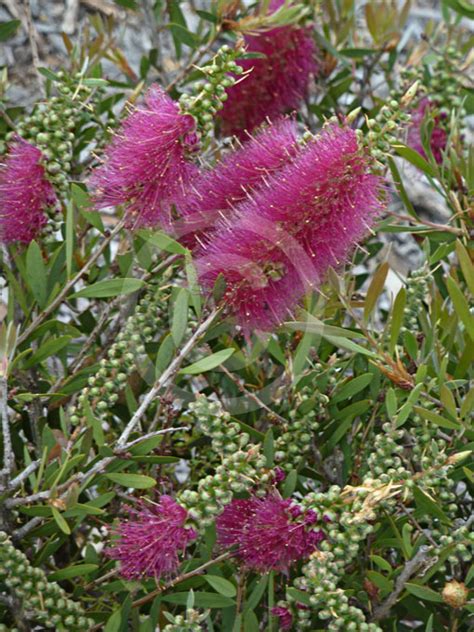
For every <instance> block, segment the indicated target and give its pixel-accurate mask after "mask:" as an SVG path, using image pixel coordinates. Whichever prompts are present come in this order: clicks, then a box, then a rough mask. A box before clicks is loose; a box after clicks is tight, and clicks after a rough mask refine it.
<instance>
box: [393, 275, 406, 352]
mask: <svg viewBox="0 0 474 632" xmlns="http://www.w3.org/2000/svg"><path fill="white" fill-rule="evenodd" d="M406 302H407V292H406V290H405V288H404V287H402V288H401V289H400V290H399V292H398V294H397V296H396V298H395V301H394V303H393V309H392V322H391V327H390V352H391V353H393V350H394V349H395V345H396V344H397V341H398V336H399V334H400V329H401V327H402V325H403V320H404V318H405V305H406Z"/></svg>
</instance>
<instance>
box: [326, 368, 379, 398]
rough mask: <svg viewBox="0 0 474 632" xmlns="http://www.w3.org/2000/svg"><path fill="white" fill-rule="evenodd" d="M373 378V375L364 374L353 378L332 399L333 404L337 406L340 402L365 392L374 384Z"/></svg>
mask: <svg viewBox="0 0 474 632" xmlns="http://www.w3.org/2000/svg"><path fill="white" fill-rule="evenodd" d="M373 377H374V374H373V373H363V374H362V375H358V376H357V377H354V378H352V379H351V380H349V381H348V382H347V383H346V384H344V385H343V386H342V387H341V388H340V389H338V390H337V392H336V394H335V395H334V396H333V397H331V402H332V403H333V404H337V403H338V402H341V401H344V400H345V399H349V398H351V397H353V396H354V395H356V394H357V393H359V392H360V391H362V390H364V388H366V387H367V386H368V385H369V384H370V383H371V382H372V379H373Z"/></svg>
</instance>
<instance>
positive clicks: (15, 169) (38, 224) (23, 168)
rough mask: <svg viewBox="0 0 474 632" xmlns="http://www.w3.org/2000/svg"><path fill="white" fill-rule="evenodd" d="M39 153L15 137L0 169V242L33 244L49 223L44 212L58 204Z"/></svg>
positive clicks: (36, 149) (32, 146)
mask: <svg viewBox="0 0 474 632" xmlns="http://www.w3.org/2000/svg"><path fill="white" fill-rule="evenodd" d="M42 157H43V155H42V153H41V151H40V150H39V149H38V148H37V147H35V146H34V145H32V144H31V143H29V142H27V141H26V140H23V138H20V137H19V136H17V137H16V139H15V140H14V142H13V143H12V144H11V146H10V151H9V154H8V155H7V157H6V160H5V162H4V164H3V165H2V166H0V241H2V242H4V243H7V244H8V243H12V242H16V241H18V242H23V243H29V242H30V241H32V240H33V239H34V238H35V237H36V236H37V235H38V233H39V232H40V231H41V229H42V228H43V227H44V226H45V225H46V223H47V221H48V216H47V209H48V208H50V207H55V206H57V204H58V200H57V197H56V194H55V192H54V189H53V186H52V184H51V183H50V182H49V181H48V180H47V178H46V172H45V169H44V167H43V165H42Z"/></svg>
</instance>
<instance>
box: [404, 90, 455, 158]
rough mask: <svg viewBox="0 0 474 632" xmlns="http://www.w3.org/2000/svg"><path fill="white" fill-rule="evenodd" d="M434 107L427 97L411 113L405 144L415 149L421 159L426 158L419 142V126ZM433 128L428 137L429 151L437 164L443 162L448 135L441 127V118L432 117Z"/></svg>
mask: <svg viewBox="0 0 474 632" xmlns="http://www.w3.org/2000/svg"><path fill="white" fill-rule="evenodd" d="M435 108H436V106H435V104H433V103H432V102H431V101H430V100H429V99H428V98H427V97H425V98H424V99H421V101H420V103H419V105H418V108H417V109H416V110H415V111H414V112H413V113H412V117H411V125H410V127H409V129H408V137H407V144H408V145H409V146H410V147H411V148H412V149H415V150H416V151H417V152H418V153H419V154H420V155H421V156H423V158H425V159H426V158H427V155H426V152H425V148H424V147H423V143H422V142H421V125H422V123H423V121H424V120H425V119H426V117H427V116H429V114H430V112H431V111H432V110H433V109H435ZM433 120H434V127H433V130H432V132H431V137H430V149H431V153H432V154H433V158H434V159H435V160H436V162H437V163H438V164H441V163H442V162H443V152H444V150H445V149H446V144H447V142H448V135H447V133H446V130H445V129H443V127H441V121H442V116H435V117H434V119H433Z"/></svg>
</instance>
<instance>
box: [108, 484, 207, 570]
mask: <svg viewBox="0 0 474 632" xmlns="http://www.w3.org/2000/svg"><path fill="white" fill-rule="evenodd" d="M128 512H129V514H130V518H129V519H128V520H124V521H122V522H120V523H119V524H118V526H117V527H116V528H115V529H114V530H113V534H114V535H116V536H117V539H116V540H115V541H114V542H113V545H112V547H111V548H109V549H107V555H108V556H109V557H111V558H113V559H115V560H118V561H119V562H120V570H121V573H122V575H123V576H124V577H126V578H127V579H134V578H138V577H143V576H148V577H155V578H157V579H159V578H161V577H163V576H166V575H170V574H171V573H173V572H174V571H176V569H177V568H178V567H179V564H180V560H179V554H180V553H182V552H183V551H184V550H185V548H186V546H187V545H188V544H189V543H190V542H191V541H192V540H194V539H195V538H196V537H197V533H196V532H195V531H194V530H193V529H190V528H186V527H185V526H184V525H185V522H186V518H187V511H186V509H184V508H183V507H181V506H180V505H179V504H178V503H177V502H176V501H175V500H173V498H171V497H170V496H161V498H160V500H159V502H158V503H145V501H141V502H140V504H139V509H133V508H130V509H128Z"/></svg>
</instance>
